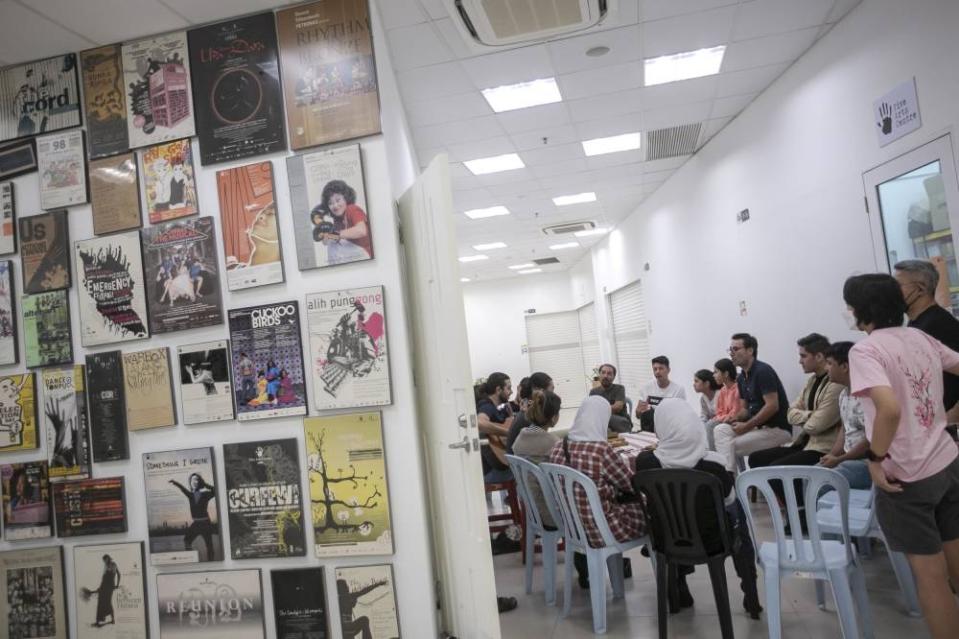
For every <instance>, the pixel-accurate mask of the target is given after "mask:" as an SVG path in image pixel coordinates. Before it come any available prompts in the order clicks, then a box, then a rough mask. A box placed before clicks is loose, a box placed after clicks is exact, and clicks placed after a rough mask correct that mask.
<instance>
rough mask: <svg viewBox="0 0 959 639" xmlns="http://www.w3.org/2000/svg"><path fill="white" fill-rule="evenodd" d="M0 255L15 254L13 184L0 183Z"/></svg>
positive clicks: (15, 213)
mask: <svg viewBox="0 0 959 639" xmlns="http://www.w3.org/2000/svg"><path fill="white" fill-rule="evenodd" d="M0 216H2V218H0V255H10V254H11V253H16V252H17V207H16V202H15V200H14V198H13V182H2V183H0Z"/></svg>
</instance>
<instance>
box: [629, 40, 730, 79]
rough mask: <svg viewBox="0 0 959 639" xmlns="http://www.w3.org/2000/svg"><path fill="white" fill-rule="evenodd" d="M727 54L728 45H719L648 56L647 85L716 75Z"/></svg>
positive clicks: (646, 64) (646, 66)
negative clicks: (656, 56) (652, 56)
mask: <svg viewBox="0 0 959 639" xmlns="http://www.w3.org/2000/svg"><path fill="white" fill-rule="evenodd" d="M725 54H726V47H725V46H718V47H710V48H708V49H699V50H697V51H685V52H683V53H675V54H673V55H664V56H660V57H658V58H646V62H645V76H646V86H648V87H651V86H653V85H656V84H666V83H667V82H677V81H679V80H689V79H691V78H701V77H703V76H707V75H716V74H717V73H719V67H721V66H722V64H723V56H724V55H725Z"/></svg>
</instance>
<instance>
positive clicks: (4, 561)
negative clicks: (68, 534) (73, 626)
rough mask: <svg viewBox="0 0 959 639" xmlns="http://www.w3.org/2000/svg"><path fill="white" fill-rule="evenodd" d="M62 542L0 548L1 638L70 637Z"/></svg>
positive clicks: (66, 638) (51, 638)
mask: <svg viewBox="0 0 959 639" xmlns="http://www.w3.org/2000/svg"><path fill="white" fill-rule="evenodd" d="M66 585H67V584H66V579H65V576H64V570H63V546H44V547H40V548H18V549H17V550H8V551H6V552H0V639H26V638H27V637H29V638H30V639H68V637H69V636H70V631H69V629H68V628H67V604H66V594H65V593H66Z"/></svg>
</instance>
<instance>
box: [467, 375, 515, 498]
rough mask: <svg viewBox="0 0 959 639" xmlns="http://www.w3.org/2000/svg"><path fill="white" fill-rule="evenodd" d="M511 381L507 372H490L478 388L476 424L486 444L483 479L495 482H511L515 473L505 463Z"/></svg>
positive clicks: (510, 421) (484, 448)
mask: <svg viewBox="0 0 959 639" xmlns="http://www.w3.org/2000/svg"><path fill="white" fill-rule="evenodd" d="M512 386H513V385H512V383H511V382H510V379H509V376H508V375H506V374H505V373H499V372H496V373H490V375H489V377H487V378H486V381H485V382H483V383H482V384H480V385H479V386H477V388H476V423H477V427H478V428H479V432H480V439H485V440H487V444H486V445H484V446H482V447H481V448H480V457H481V459H482V460H483V481H485V482H486V483H488V484H495V483H499V482H503V481H509V480H510V479H512V478H513V474H512V473H511V472H510V470H509V464H507V463H506V437H507V435H508V434H509V427H510V426H511V425H512V424H513V413H512V410H511V409H510V407H509V396H510V395H511V394H512V392H513V388H512Z"/></svg>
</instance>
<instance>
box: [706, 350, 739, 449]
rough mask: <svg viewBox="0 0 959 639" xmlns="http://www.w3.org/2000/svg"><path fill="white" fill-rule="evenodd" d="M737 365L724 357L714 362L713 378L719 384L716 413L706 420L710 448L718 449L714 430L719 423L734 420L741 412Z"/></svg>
mask: <svg viewBox="0 0 959 639" xmlns="http://www.w3.org/2000/svg"><path fill="white" fill-rule="evenodd" d="M736 375H737V372H736V366H735V365H733V362H732V360H729V359H726V358H723V359H721V360H718V361H717V362H716V363H715V364H713V378H714V379H715V380H716V383H717V384H719V392H717V393H716V414H715V415H713V418H712V419H711V420H709V421H708V422H706V444H707V445H708V446H709V450H716V444H715V442H714V441H713V430H714V429H715V428H716V426H717V425H718V424H728V423H729V422H731V421H734V420H735V418H736V414H737V413H739V386H738V385H737V384H736Z"/></svg>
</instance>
